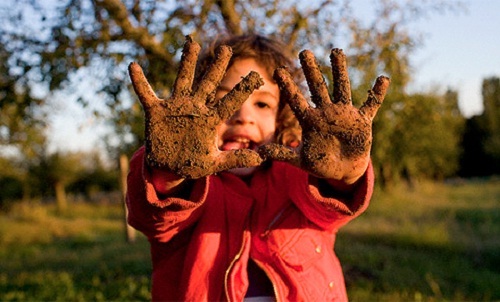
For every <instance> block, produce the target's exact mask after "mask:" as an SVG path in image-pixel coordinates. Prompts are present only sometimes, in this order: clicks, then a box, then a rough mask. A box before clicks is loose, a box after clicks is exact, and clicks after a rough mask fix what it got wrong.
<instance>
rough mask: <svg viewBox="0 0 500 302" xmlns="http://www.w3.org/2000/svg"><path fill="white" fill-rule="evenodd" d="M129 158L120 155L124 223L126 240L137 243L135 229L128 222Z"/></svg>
mask: <svg viewBox="0 0 500 302" xmlns="http://www.w3.org/2000/svg"><path fill="white" fill-rule="evenodd" d="M128 169H129V165H128V156H127V155H126V154H121V155H120V183H121V186H120V187H121V191H122V198H123V207H124V209H125V211H124V213H125V217H124V223H125V236H126V237H125V239H126V240H127V242H129V243H133V242H135V229H134V228H132V227H131V226H130V225H129V224H128V222H127V217H128V208H127V205H126V196H127V174H128Z"/></svg>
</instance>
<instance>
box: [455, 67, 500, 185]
mask: <svg viewBox="0 0 500 302" xmlns="http://www.w3.org/2000/svg"><path fill="white" fill-rule="evenodd" d="M482 94H483V106H484V111H483V113H482V114H480V115H476V116H473V117H471V118H469V119H467V122H466V126H465V130H464V134H463V140H462V146H461V147H462V149H463V156H462V157H461V161H460V174H461V175H462V176H485V175H492V174H500V78H498V77H495V76H493V77H490V78H486V79H484V80H483V85H482Z"/></svg>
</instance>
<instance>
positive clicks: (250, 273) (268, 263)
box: [127, 35, 389, 301]
mask: <svg viewBox="0 0 500 302" xmlns="http://www.w3.org/2000/svg"><path fill="white" fill-rule="evenodd" d="M221 45H226V46H221ZM228 46H229V47H228ZM213 49H214V50H216V51H215V52H214V51H209V52H207V54H205V56H204V57H203V58H202V59H200V62H199V64H198V70H200V69H203V71H205V74H203V75H200V76H195V65H196V60H197V58H198V53H199V51H200V48H199V46H198V44H196V43H195V42H193V41H192V40H191V39H190V38H189V37H188V39H187V41H186V44H185V46H184V50H183V56H182V59H181V64H180V68H179V73H178V77H177V80H176V82H175V84H174V87H173V91H172V96H171V97H170V98H168V99H165V100H161V99H158V98H157V97H156V95H155V94H154V92H153V90H152V89H151V87H150V86H149V84H148V83H147V80H146V79H145V77H144V74H143V73H142V70H141V68H140V67H139V66H138V65H137V64H135V63H132V64H131V65H130V68H129V72H130V76H131V79H132V83H133V86H134V89H135V92H136V94H137V95H138V97H139V99H140V101H141V103H142V105H143V108H144V111H145V116H146V144H145V147H143V148H141V149H139V150H138V151H137V152H136V154H135V155H134V157H133V158H132V160H131V166H130V174H129V178H128V195H127V206H128V208H129V223H130V224H131V225H132V226H134V227H135V228H137V229H138V230H140V231H142V232H143V233H144V234H145V235H146V236H147V237H148V239H149V241H150V244H151V255H152V263H153V275H152V298H153V300H158V301H159V300H170V301H171V300H176V301H179V300H181V301H221V300H230V301H242V300H244V299H245V300H246V299H248V300H251V299H256V298H258V299H260V300H258V301H274V300H278V301H280V300H281V301H332V300H333V301H345V300H347V295H346V290H345V285H344V279H343V274H342V269H341V266H340V263H339V261H338V259H337V257H336V255H335V254H334V249H333V247H334V242H335V235H336V232H337V231H338V229H339V228H340V227H341V226H343V225H345V224H346V223H347V222H348V221H350V220H351V219H353V218H354V217H356V216H358V215H360V214H361V213H362V212H363V211H364V210H365V209H366V207H367V206H368V203H369V199H370V197H371V194H372V191H373V182H374V176H373V170H372V167H371V164H370V157H369V153H370V147H371V122H372V120H373V118H374V116H375V114H376V111H377V109H378V107H379V106H380V104H381V102H382V100H383V98H384V96H385V93H386V90H387V88H388V85H389V80H388V79H387V78H385V77H379V78H378V79H377V81H376V83H375V85H374V87H373V89H372V90H371V91H370V92H369V95H368V99H367V101H366V102H365V104H364V105H363V106H362V107H361V108H360V109H359V110H358V109H356V108H354V107H353V106H352V104H351V100H350V87H349V85H350V84H349V79H348V76H347V67H346V62H345V56H344V55H343V53H342V52H341V51H340V50H338V49H336V50H332V55H331V61H332V70H333V75H334V83H333V84H334V94H333V102H332V101H330V97H329V94H328V90H327V87H326V84H325V81H324V80H323V77H322V75H321V72H320V70H319V68H318V66H317V65H316V62H315V59H314V56H313V55H312V54H311V53H310V52H309V51H304V52H302V53H301V54H300V61H301V65H302V69H303V71H304V75H305V77H306V80H307V83H308V85H309V88H310V91H311V101H312V102H313V103H314V107H311V106H309V104H308V103H307V102H306V101H305V99H304V97H303V96H302V94H301V93H300V91H299V89H298V86H297V85H296V84H295V82H294V80H293V78H294V77H295V78H296V79H297V76H296V74H295V72H294V69H293V68H290V67H291V66H293V61H292V60H291V59H290V57H288V56H286V55H283V51H284V49H285V47H283V45H281V44H280V43H278V42H276V41H272V40H270V39H267V38H264V37H261V36H257V35H245V36H237V37H232V38H229V39H226V40H222V41H219V42H218V43H216V44H215V45H214V46H213ZM208 62H211V63H208ZM285 65H286V66H288V68H290V69H289V71H287V69H285V68H282V67H281V66H285ZM274 70H276V71H275V72H274ZM224 72H225V74H224ZM273 72H274V76H273ZM290 72H291V73H290ZM259 75H260V76H259ZM242 77H244V78H243V79H242ZM194 78H196V81H194ZM193 82H195V83H196V85H192V84H193ZM288 104H289V105H290V107H289V106H288ZM290 108H291V109H292V110H293V113H294V114H295V116H296V117H297V118H295V117H294V115H293V114H292V113H291V111H290ZM297 121H298V122H297ZM299 123H300V127H299V125H298V124H299ZM301 132H302V133H301Z"/></svg>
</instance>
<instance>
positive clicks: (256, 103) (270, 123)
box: [216, 58, 279, 176]
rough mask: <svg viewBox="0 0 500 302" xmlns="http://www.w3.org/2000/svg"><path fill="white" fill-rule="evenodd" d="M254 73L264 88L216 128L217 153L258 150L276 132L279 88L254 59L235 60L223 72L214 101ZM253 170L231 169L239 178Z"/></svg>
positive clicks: (268, 141) (252, 168) (271, 138)
mask: <svg viewBox="0 0 500 302" xmlns="http://www.w3.org/2000/svg"><path fill="white" fill-rule="evenodd" d="M252 70H253V71H256V72H258V73H259V74H260V76H261V77H262V78H263V79H264V85H263V86H261V87H260V88H259V89H257V90H255V91H254V92H253V93H252V94H251V95H250V97H249V98H248V99H247V100H246V101H245V102H244V103H243V105H242V106H241V108H240V109H239V110H238V111H237V112H235V113H234V115H233V116H232V117H231V118H230V119H229V120H227V121H225V122H224V123H223V124H222V125H221V126H220V127H219V128H218V137H219V142H218V145H219V149H220V150H223V151H226V150H236V149H245V148H246V149H252V150H257V148H258V147H259V146H262V145H264V144H267V143H270V142H272V141H273V139H274V132H275V131H276V116H277V114H278V105H279V88H278V85H276V84H275V83H274V82H273V81H272V80H271V77H270V75H269V74H268V72H267V71H266V69H265V68H263V67H262V66H261V65H260V64H258V63H257V61H256V60H255V59H252V58H249V59H239V60H236V61H235V62H234V63H233V65H232V66H231V67H230V68H229V69H228V70H227V72H226V75H225V77H224V79H223V80H222V82H221V84H220V86H219V89H218V90H217V94H216V98H217V99H220V98H222V97H223V96H224V95H225V94H226V93H228V92H229V91H230V90H231V89H232V88H233V87H234V86H235V85H236V84H237V83H238V82H240V81H241V78H242V77H244V76H246V75H247V74H248V73H250V71H252ZM255 169H256V167H250V168H237V169H232V170H231V172H232V173H234V174H237V175H240V176H246V175H250V174H252V173H253V172H254V171H255Z"/></svg>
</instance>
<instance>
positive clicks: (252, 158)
mask: <svg viewBox="0 0 500 302" xmlns="http://www.w3.org/2000/svg"><path fill="white" fill-rule="evenodd" d="M215 160H216V162H217V163H218V164H217V166H216V167H215V169H216V171H214V173H216V172H220V171H224V170H230V169H234V168H246V167H255V166H259V165H260V164H261V163H262V162H263V160H262V158H261V157H260V156H259V154H258V153H257V152H255V151H253V150H249V149H239V150H231V151H221V152H220V153H219V154H218V155H217V157H216V159H215Z"/></svg>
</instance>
